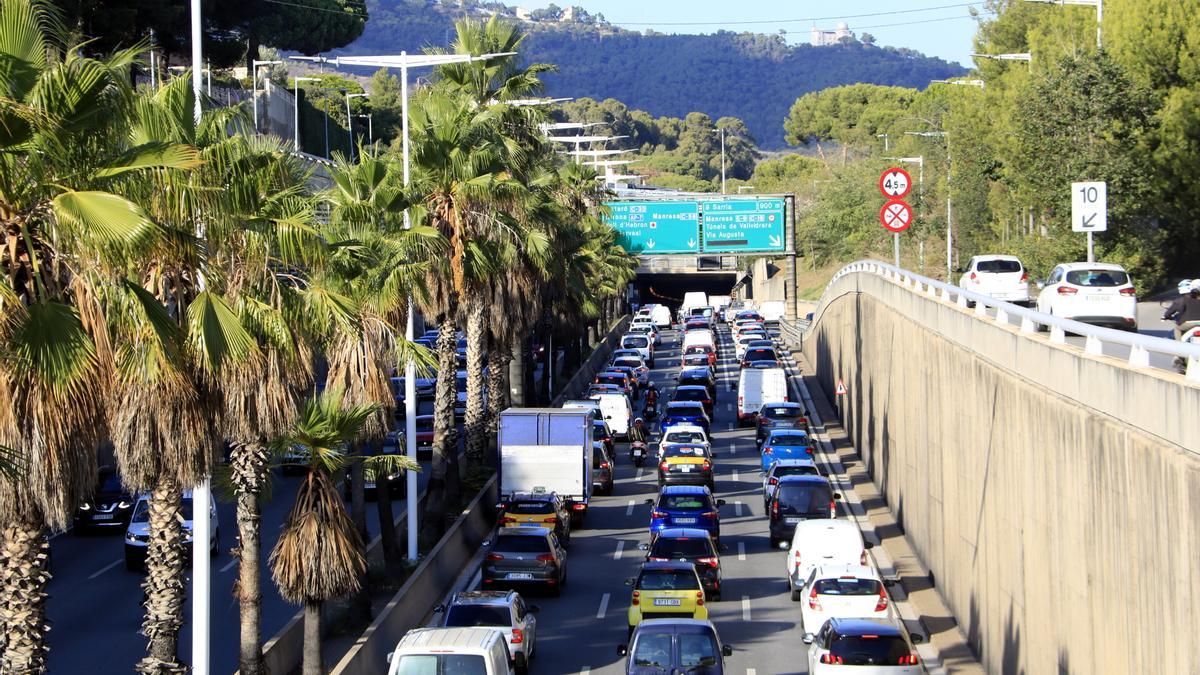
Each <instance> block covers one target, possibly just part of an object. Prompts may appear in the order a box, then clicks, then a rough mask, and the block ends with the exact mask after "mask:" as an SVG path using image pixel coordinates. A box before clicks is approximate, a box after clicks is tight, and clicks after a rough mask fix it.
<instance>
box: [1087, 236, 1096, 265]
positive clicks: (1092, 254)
mask: <svg viewBox="0 0 1200 675" xmlns="http://www.w3.org/2000/svg"><path fill="white" fill-rule="evenodd" d="M1087 236H1088V262H1090V263H1094V262H1096V249H1095V246H1093V244H1092V233H1091V232H1088V233H1087Z"/></svg>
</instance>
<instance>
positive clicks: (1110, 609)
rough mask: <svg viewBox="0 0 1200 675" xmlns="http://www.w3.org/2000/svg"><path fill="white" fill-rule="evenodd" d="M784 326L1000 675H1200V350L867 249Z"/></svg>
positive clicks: (903, 527) (958, 616) (979, 651)
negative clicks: (1184, 370) (939, 277)
mask: <svg viewBox="0 0 1200 675" xmlns="http://www.w3.org/2000/svg"><path fill="white" fill-rule="evenodd" d="M967 301H973V302H976V303H978V304H977V305H976V307H975V308H974V309H968V307H967ZM1014 319H1015V320H1016V321H1015V322H1014ZM1046 328H1048V329H1049V333H1048V334H1043V333H1041V329H1046ZM1069 332H1070V333H1080V334H1082V335H1085V336H1086V337H1087V342H1086V344H1085V346H1084V347H1083V348H1080V347H1075V346H1072V345H1069V344H1067V343H1066V341H1065V335H1066V334H1067V333H1069ZM788 333H790V334H791V337H792V338H793V340H794V343H795V345H796V346H797V347H799V349H800V350H801V351H802V352H803V354H804V356H805V360H806V361H807V362H808V363H809V364H811V365H812V367H813V370H814V371H815V372H814V373H812V375H813V376H814V377H816V378H817V379H818V380H819V381H820V383H821V385H822V387H823V389H824V390H825V391H827V392H833V391H835V389H836V388H837V387H838V383H842V384H844V387H845V390H846V393H845V395H843V396H839V397H838V406H839V407H838V411H839V412H838V414H839V416H840V417H841V421H842V423H843V425H844V427H845V428H846V430H847V432H848V433H849V435H850V436H851V438H852V439H853V441H854V444H855V445H856V446H857V447H858V452H859V453H860V454H861V460H862V463H863V465H864V467H865V469H866V470H867V474H868V475H869V477H870V480H871V482H872V483H873V484H874V487H875V488H876V489H877V490H878V491H879V493H880V495H881V496H882V497H883V499H884V500H885V501H886V503H887V506H888V507H890V509H891V510H892V512H893V513H894V514H895V517H896V519H897V521H898V523H899V530H900V532H899V534H902V535H903V536H905V537H906V538H907V540H908V542H909V543H910V544H911V546H912V548H913V550H914V551H915V552H916V554H917V555H918V556H919V557H920V559H921V562H922V563H923V564H924V566H925V567H926V568H928V569H929V570H930V571H931V574H930V579H929V581H930V582H931V583H933V584H934V587H935V588H936V590H937V591H938V592H939V594H940V595H941V596H942V598H943V599H944V601H945V603H946V605H947V606H948V607H949V608H950V610H951V612H952V613H953V615H954V618H955V620H956V622H957V628H958V629H959V630H961V631H962V633H963V634H964V635H965V636H966V639H967V641H968V642H969V644H970V645H971V649H972V651H973V652H974V653H975V654H976V655H977V656H978V657H979V659H980V661H981V663H982V665H983V666H984V668H985V669H986V670H987V671H988V672H994V673H1022V672H1024V673H1052V672H1057V673H1076V672H1078V673H1101V672H1112V673H1116V672H1121V673H1132V672H1161V673H1195V672H1200V653H1198V652H1197V650H1196V649H1195V645H1196V639H1195V636H1196V635H1198V634H1200V610H1198V609H1197V606H1196V602H1195V599H1196V597H1200V555H1197V553H1196V552H1197V551H1198V550H1200V414H1198V413H1200V347H1193V346H1187V345H1181V344H1179V343H1176V342H1173V341H1171V340H1165V339H1161V338H1152V337H1147V336H1139V335H1136V334H1126V333H1119V332H1116V331H1107V330H1105V329H1097V328H1093V327H1090V326H1084V325H1082V324H1077V323H1075V322H1071V321H1065V320H1062V319H1056V318H1054V317H1049V316H1046V315H1042V314H1038V313H1037V312H1033V311H1031V310H1028V309H1025V308H1019V307H1015V306H1013V305H1008V304H1007V303H1000V302H997V301H995V300H991V299H990V298H987V297H983V296H977V295H975V294H972V293H969V292H967V291H964V290H962V289H958V288H956V287H953V286H948V285H946V284H942V283H940V282H937V281H934V280H932V279H928V278H925V277H922V276H919V275H916V274H914V273H911V272H907V271H904V270H901V269H898V268H895V267H893V266H891V265H887V264H884V263H879V262H874V261H863V262H859V263H855V264H852V265H849V266H847V267H846V268H844V269H843V270H842V271H841V272H839V273H838V274H837V275H836V276H835V277H834V279H833V280H832V281H831V282H830V284H829V286H828V287H827V289H826V291H825V293H824V296H823V297H822V299H821V301H820V304H819V305H818V307H817V309H816V311H815V312H814V314H813V316H812V321H811V323H810V324H809V325H807V326H806V327H805V328H804V329H803V330H802V331H796V330H794V329H792V330H789V331H788ZM1105 341H1123V342H1124V343H1125V344H1128V345H1129V346H1130V347H1131V349H1130V357H1129V358H1128V359H1124V358H1122V359H1118V358H1112V357H1107V356H1104V355H1103V349H1102V348H1103V344H1104V342H1105ZM1155 351H1158V352H1163V353H1167V354H1172V355H1178V356H1182V357H1184V358H1186V359H1187V360H1188V363H1189V368H1188V375H1181V374H1175V373H1172V372H1170V371H1164V370H1161V369H1153V368H1150V367H1149V364H1148V358H1147V355H1148V353H1150V352H1155ZM897 536H898V535H897ZM950 629H953V628H947V630H950Z"/></svg>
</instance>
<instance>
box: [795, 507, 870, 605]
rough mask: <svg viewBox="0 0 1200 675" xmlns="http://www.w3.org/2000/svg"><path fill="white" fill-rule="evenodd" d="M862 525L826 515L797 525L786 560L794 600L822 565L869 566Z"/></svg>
mask: <svg viewBox="0 0 1200 675" xmlns="http://www.w3.org/2000/svg"><path fill="white" fill-rule="evenodd" d="M869 548H871V544H867V543H864V542H863V538H862V533H861V532H859V531H858V525H855V524H854V523H852V522H850V521H849V520H837V519H834V518H823V519H819V520H803V521H800V522H799V523H797V524H796V532H795V534H793V535H792V545H791V547H790V549H789V550H788V556H787V561H786V563H785V564H786V566H787V575H788V584H789V585H790V587H791V589H792V600H794V601H796V602H799V601H800V599H801V598H802V597H803V596H802V595H801V592H802V590H803V589H804V582H805V581H807V580H808V575H809V574H811V573H812V570H813V568H815V567H817V566H819V565H836V564H839V563H841V564H845V565H854V564H858V565H866V564H867V549H869Z"/></svg>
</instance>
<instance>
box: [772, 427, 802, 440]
mask: <svg viewBox="0 0 1200 675" xmlns="http://www.w3.org/2000/svg"><path fill="white" fill-rule="evenodd" d="M775 435H779V436H808V432H807V431H805V430H803V429H772V430H771V431H769V432H768V433H767V438H771V437H773V436H775Z"/></svg>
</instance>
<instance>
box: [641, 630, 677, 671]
mask: <svg viewBox="0 0 1200 675" xmlns="http://www.w3.org/2000/svg"><path fill="white" fill-rule="evenodd" d="M633 663H634V665H636V666H642V667H645V668H669V667H670V666H671V634H670V633H659V634H651V635H640V636H638V641H637V647H636V648H635V649H634V652H633Z"/></svg>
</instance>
